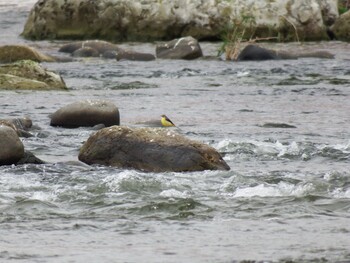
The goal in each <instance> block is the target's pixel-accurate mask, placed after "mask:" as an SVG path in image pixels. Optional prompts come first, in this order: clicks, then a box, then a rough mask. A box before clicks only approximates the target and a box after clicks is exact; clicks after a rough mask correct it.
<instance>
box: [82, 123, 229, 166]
mask: <svg viewBox="0 0 350 263" xmlns="http://www.w3.org/2000/svg"><path fill="white" fill-rule="evenodd" d="M79 160H80V161H82V162H85V163H87V164H101V165H110V166H116V167H120V168H134V169H138V170H143V171H148V172H167V171H174V172H185V171H202V170H229V169H230V167H229V166H228V165H227V164H226V162H225V161H224V160H223V159H222V157H221V156H220V154H219V153H218V152H217V151H216V150H215V149H214V148H212V147H210V146H208V145H206V144H204V143H200V142H197V141H193V140H190V139H187V138H185V137H184V136H182V135H180V134H178V133H176V132H172V131H170V130H168V129H164V128H158V129H155V128H142V129H132V128H128V127H117V126H112V127H109V128H104V129H102V130H100V131H98V132H96V133H95V134H93V135H92V136H90V138H89V139H88V140H87V141H86V142H85V143H84V145H83V146H82V148H81V149H80V154H79Z"/></svg>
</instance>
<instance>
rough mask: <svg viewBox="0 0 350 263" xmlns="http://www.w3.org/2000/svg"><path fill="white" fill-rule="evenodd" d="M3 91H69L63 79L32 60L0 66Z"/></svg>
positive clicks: (0, 84)
mask: <svg viewBox="0 0 350 263" xmlns="http://www.w3.org/2000/svg"><path fill="white" fill-rule="evenodd" d="M1 89H10V90H17V89H26V90H67V86H66V84H65V82H64V80H63V79H62V77H61V76H60V75H58V74H56V73H54V72H52V71H49V70H47V69H45V68H43V67H42V66H41V65H40V64H39V63H37V62H34V61H32V60H21V61H17V62H15V63H12V64H6V65H2V66H0V90H1Z"/></svg>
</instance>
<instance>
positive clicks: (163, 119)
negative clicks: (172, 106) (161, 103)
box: [160, 117, 175, 127]
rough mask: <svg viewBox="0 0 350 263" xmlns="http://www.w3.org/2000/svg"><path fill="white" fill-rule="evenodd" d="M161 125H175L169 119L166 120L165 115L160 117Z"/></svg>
mask: <svg viewBox="0 0 350 263" xmlns="http://www.w3.org/2000/svg"><path fill="white" fill-rule="evenodd" d="M160 121H161V123H162V125H163V126H164V127H171V126H175V125H174V124H172V123H171V122H170V121H167V120H166V118H165V117H162V119H161V120H160Z"/></svg>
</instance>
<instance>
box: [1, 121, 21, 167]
mask: <svg viewBox="0 0 350 263" xmlns="http://www.w3.org/2000/svg"><path fill="white" fill-rule="evenodd" d="M0 138H1V140H0V149H1V151H0V165H8V164H15V163H17V162H18V161H19V160H20V159H21V158H23V157H24V146H23V143H22V142H21V140H20V139H19V137H18V135H17V132H16V131H15V130H14V129H13V127H9V126H7V125H1V124H0Z"/></svg>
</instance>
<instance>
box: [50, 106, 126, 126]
mask: <svg viewBox="0 0 350 263" xmlns="http://www.w3.org/2000/svg"><path fill="white" fill-rule="evenodd" d="M119 123H120V120H119V110H118V108H117V107H116V106H115V105H114V104H113V103H112V102H110V101H105V100H83V101H78V102H74V103H72V104H69V105H66V106H64V107H63V108H61V109H59V110H58V111H56V112H55V113H54V114H52V115H51V123H50V125H51V126H61V127H65V128H77V127H83V126H85V127H92V126H95V125H98V124H103V125H105V126H106V127H108V126H112V125H119Z"/></svg>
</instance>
